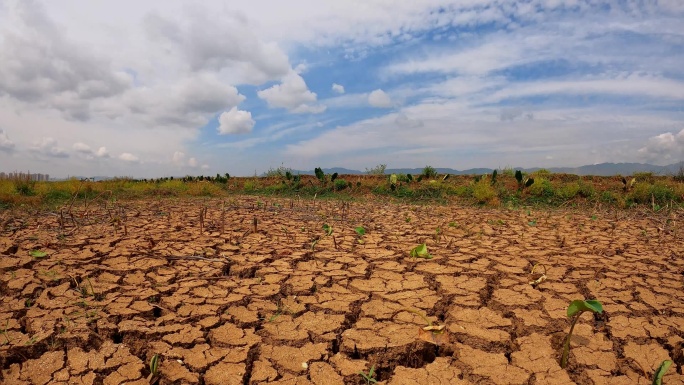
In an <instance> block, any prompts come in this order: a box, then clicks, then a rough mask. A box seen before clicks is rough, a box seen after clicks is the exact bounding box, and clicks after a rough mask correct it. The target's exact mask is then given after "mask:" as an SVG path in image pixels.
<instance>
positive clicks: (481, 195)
mask: <svg viewBox="0 0 684 385" xmlns="http://www.w3.org/2000/svg"><path fill="white" fill-rule="evenodd" d="M496 197H497V195H496V190H495V189H494V187H492V185H491V183H490V181H489V180H488V179H486V178H481V179H480V180H479V181H478V182H477V183H475V184H474V185H473V198H475V199H476V200H477V202H478V203H490V202H493V201H494V198H496Z"/></svg>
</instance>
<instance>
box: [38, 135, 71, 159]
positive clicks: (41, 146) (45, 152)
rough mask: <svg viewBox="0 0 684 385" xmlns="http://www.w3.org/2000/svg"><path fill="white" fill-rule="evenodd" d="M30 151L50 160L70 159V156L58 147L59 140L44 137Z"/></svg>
mask: <svg viewBox="0 0 684 385" xmlns="http://www.w3.org/2000/svg"><path fill="white" fill-rule="evenodd" d="M30 150H31V151H32V152H33V153H35V154H37V155H42V156H47V157H50V158H68V157H69V154H68V153H67V152H66V151H65V150H64V149H63V148H61V147H59V146H58V143H57V140H55V139H54V138H51V137H42V138H40V139H39V140H38V141H36V142H34V144H33V146H32V147H31V148H30Z"/></svg>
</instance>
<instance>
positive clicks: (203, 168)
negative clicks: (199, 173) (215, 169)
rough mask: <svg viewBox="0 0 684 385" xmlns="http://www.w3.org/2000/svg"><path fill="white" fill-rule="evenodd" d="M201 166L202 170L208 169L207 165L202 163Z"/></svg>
mask: <svg viewBox="0 0 684 385" xmlns="http://www.w3.org/2000/svg"><path fill="white" fill-rule="evenodd" d="M201 168H202V170H209V165H208V164H203V165H202V167H201Z"/></svg>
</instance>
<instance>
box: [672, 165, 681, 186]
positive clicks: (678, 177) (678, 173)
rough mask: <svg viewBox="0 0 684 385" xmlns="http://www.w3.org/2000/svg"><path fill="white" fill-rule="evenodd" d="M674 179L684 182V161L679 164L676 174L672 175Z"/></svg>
mask: <svg viewBox="0 0 684 385" xmlns="http://www.w3.org/2000/svg"><path fill="white" fill-rule="evenodd" d="M672 179H674V180H675V182H679V183H683V182H684V162H682V163H680V164H679V170H677V171H676V172H675V173H674V175H673V176H672Z"/></svg>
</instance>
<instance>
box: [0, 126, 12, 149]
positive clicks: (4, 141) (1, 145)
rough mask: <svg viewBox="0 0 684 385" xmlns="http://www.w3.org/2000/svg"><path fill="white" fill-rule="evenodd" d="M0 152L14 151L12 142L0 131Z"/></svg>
mask: <svg viewBox="0 0 684 385" xmlns="http://www.w3.org/2000/svg"><path fill="white" fill-rule="evenodd" d="M0 151H4V152H12V151H14V142H12V141H11V140H10V139H9V136H7V133H6V132H5V131H4V130H2V129H0Z"/></svg>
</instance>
